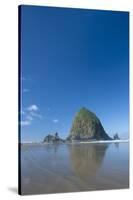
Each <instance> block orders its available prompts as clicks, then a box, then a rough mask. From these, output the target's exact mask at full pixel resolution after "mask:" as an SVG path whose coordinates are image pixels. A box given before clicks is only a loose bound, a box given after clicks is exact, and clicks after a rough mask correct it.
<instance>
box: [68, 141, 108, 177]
mask: <svg viewBox="0 0 133 200" xmlns="http://www.w3.org/2000/svg"><path fill="white" fill-rule="evenodd" d="M108 146H109V144H79V145H72V146H71V148H70V158H71V163H72V166H73V169H74V172H75V173H76V175H77V176H78V177H80V178H81V179H84V180H88V178H89V177H92V176H94V175H95V174H96V172H97V170H98V169H99V167H100V165H101V163H102V161H103V158H104V156H105V152H106V150H107V148H108Z"/></svg>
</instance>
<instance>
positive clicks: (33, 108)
mask: <svg viewBox="0 0 133 200" xmlns="http://www.w3.org/2000/svg"><path fill="white" fill-rule="evenodd" d="M38 109H39V108H38V107H37V105H31V106H29V107H28V108H27V110H28V111H38Z"/></svg>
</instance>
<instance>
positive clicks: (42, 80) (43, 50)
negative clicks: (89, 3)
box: [21, 6, 129, 142]
mask: <svg viewBox="0 0 133 200" xmlns="http://www.w3.org/2000/svg"><path fill="white" fill-rule="evenodd" d="M128 39H129V34H128V13H127V12H112V11H98V10H83V9H81V10H80V9H63V8H48V7H39V6H38V7H36V6H22V7H21V86H22V88H21V99H22V101H21V140H22V141H23V142H26V141H41V140H42V139H43V138H44V136H45V135H47V134H48V133H55V132H56V131H57V132H59V135H60V136H61V137H63V138H65V137H66V136H67V135H68V134H69V130H70V128H71V124H72V120H73V118H74V115H75V113H76V112H77V111H78V110H79V109H80V108H81V107H86V108H88V109H89V110H91V111H93V112H94V113H96V115H97V116H98V117H99V118H100V120H101V122H102V124H103V126H104V128H105V130H106V132H107V133H108V134H109V135H110V136H112V135H113V134H114V133H115V132H118V133H119V135H120V137H123V138H127V137H128V115H129V114H128V112H129V108H128V106H129V103H128V100H129V99H128V95H129V91H128V73H129V70H128V67H129V50H128V49H129V46H128Z"/></svg>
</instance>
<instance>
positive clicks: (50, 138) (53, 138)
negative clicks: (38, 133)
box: [43, 132, 64, 144]
mask: <svg viewBox="0 0 133 200" xmlns="http://www.w3.org/2000/svg"><path fill="white" fill-rule="evenodd" d="M63 142H64V140H63V139H61V138H60V137H59V135H58V133H57V132H56V133H55V134H54V135H52V134H48V135H47V136H46V137H45V138H44V140H43V143H52V144H53V143H55V144H58V143H63Z"/></svg>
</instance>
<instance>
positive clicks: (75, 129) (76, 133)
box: [67, 107, 111, 141]
mask: <svg viewBox="0 0 133 200" xmlns="http://www.w3.org/2000/svg"><path fill="white" fill-rule="evenodd" d="M67 140H69V141H72V140H79V141H86V140H111V138H110V137H109V136H108V134H107V133H106V132H105V130H104V128H103V126H102V124H101V122H100V120H99V118H98V117H97V116H96V115H95V114H94V113H93V112H91V111H89V110H88V109H86V108H84V107H83V108H81V109H80V110H79V112H78V113H77V114H76V116H75V118H74V120H73V123H72V127H71V130H70V134H69V136H68V137H67Z"/></svg>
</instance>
